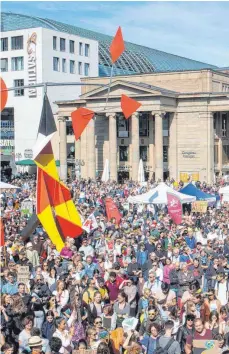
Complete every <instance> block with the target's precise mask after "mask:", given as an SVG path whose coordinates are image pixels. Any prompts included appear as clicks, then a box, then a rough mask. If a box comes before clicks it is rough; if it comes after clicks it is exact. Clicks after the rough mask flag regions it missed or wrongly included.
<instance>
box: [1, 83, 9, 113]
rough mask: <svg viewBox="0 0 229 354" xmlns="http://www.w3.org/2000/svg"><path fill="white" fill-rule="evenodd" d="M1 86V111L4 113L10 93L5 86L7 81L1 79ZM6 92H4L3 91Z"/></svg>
mask: <svg viewBox="0 0 229 354" xmlns="http://www.w3.org/2000/svg"><path fill="white" fill-rule="evenodd" d="M0 86H1V100H0V107H1V108H0V109H1V111H3V109H4V108H5V106H6V102H7V98H8V91H7V87H6V84H5V81H4V80H3V79H2V78H1V77H0ZM3 90H4V91H3Z"/></svg>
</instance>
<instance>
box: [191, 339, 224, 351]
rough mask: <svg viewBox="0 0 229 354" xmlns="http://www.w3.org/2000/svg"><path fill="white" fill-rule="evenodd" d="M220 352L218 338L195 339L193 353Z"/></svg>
mask: <svg viewBox="0 0 229 354" xmlns="http://www.w3.org/2000/svg"><path fill="white" fill-rule="evenodd" d="M216 353H219V343H218V341H217V340H195V339H194V340H193V354H216Z"/></svg>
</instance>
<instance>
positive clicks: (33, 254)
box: [25, 242, 40, 267]
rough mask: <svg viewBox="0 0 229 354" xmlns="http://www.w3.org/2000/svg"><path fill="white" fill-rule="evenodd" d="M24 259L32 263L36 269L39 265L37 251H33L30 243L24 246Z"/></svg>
mask: <svg viewBox="0 0 229 354" xmlns="http://www.w3.org/2000/svg"><path fill="white" fill-rule="evenodd" d="M25 253H26V257H27V258H28V260H29V262H31V263H32V265H33V267H37V266H38V265H39V264H40V260H39V254H38V253H37V251H35V250H34V249H33V244H32V242H28V243H27V244H26V251H25Z"/></svg>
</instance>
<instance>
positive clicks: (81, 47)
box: [79, 42, 83, 55]
mask: <svg viewBox="0 0 229 354" xmlns="http://www.w3.org/2000/svg"><path fill="white" fill-rule="evenodd" d="M79 55H83V43H82V42H79Z"/></svg>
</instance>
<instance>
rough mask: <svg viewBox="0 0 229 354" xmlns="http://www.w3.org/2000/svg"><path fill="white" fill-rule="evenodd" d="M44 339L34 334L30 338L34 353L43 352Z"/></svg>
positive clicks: (30, 346) (29, 342)
mask: <svg viewBox="0 0 229 354" xmlns="http://www.w3.org/2000/svg"><path fill="white" fill-rule="evenodd" d="M42 345H43V342H42V339H41V338H40V337H38V336H32V337H30V338H29V340H28V346H29V348H30V349H31V353H32V354H42Z"/></svg>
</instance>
